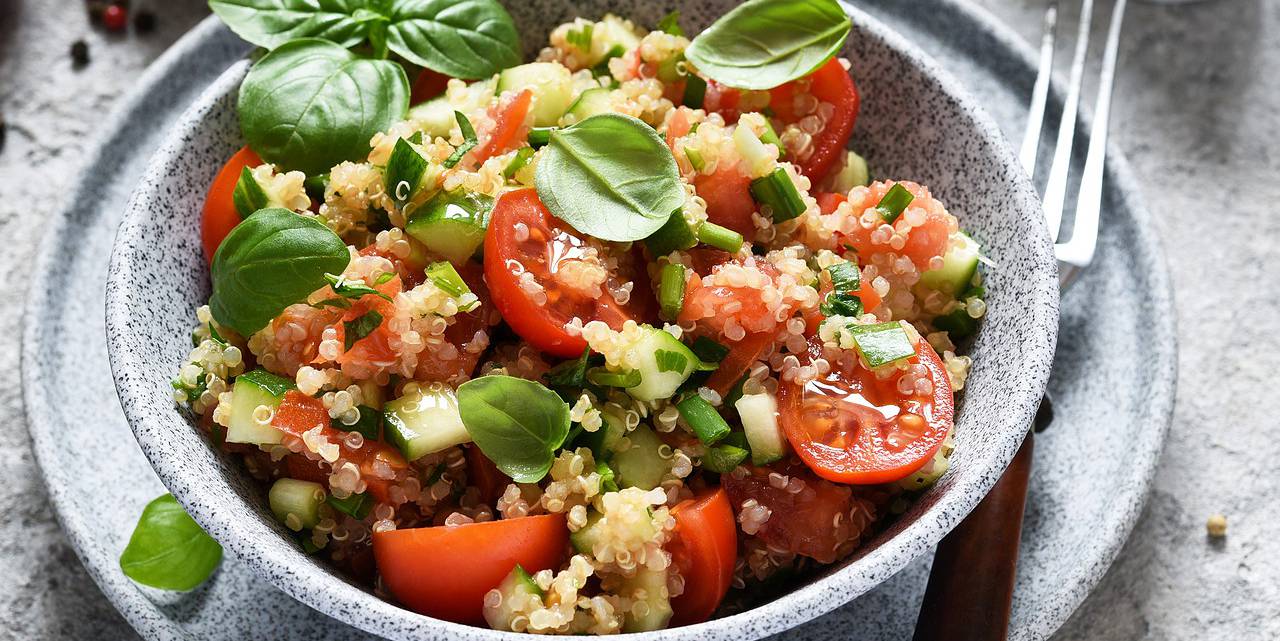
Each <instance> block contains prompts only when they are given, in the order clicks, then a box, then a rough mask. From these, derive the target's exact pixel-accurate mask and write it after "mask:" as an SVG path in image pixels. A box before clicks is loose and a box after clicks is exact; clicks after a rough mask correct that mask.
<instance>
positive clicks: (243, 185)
mask: <svg viewBox="0 0 1280 641" xmlns="http://www.w3.org/2000/svg"><path fill="white" fill-rule="evenodd" d="M268 200H269V199H268V198H267V192H266V191H264V190H263V189H262V185H259V184H258V179H257V178H254V177H253V170H252V169H249V168H248V167H244V168H242V169H241V170H240V179H239V180H237V181H236V187H235V189H233V190H232V191H231V202H232V204H234V205H235V207H236V213H237V214H240V219H241V220H244V219H245V218H248V217H249V216H252V215H253V212H255V211H258V210H259V209H262V208H263V207H266V206H267V201H268Z"/></svg>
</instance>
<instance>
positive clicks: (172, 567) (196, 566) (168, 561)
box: [120, 494, 222, 592]
mask: <svg viewBox="0 0 1280 641" xmlns="http://www.w3.org/2000/svg"><path fill="white" fill-rule="evenodd" d="M221 561H222V546H221V545H218V542H217V541H215V540H213V537H211V536H209V535H208V534H205V531H204V530H202V529H200V526H199V525H198V524H197V523H196V522H195V520H193V519H192V518H191V517H190V516H188V515H187V513H186V512H185V511H184V510H183V509H182V506H181V505H178V501H177V499H174V498H173V495H172V494H165V495H164V496H161V497H160V498H157V499H156V500H154V501H152V502H150V503H148V504H147V507H145V508H143V510H142V516H141V517H140V518H139V519H138V525H137V526H136V527H134V529H133V534H132V535H131V536H130V537H129V544H128V545H127V546H125V548H124V552H123V553H122V554H121V555H120V570H121V571H123V572H124V574H125V576H127V577H129V578H130V579H133V580H134V581H137V582H138V583H141V584H143V585H146V586H150V587H153V588H159V589H161V590H178V591H181V592H185V591H187V590H192V589H195V588H196V587H198V586H199V585H200V584H201V583H204V581H205V579H208V578H209V575H210V574H213V571H214V570H215V569H216V568H217V567H218V563H220V562H221Z"/></svg>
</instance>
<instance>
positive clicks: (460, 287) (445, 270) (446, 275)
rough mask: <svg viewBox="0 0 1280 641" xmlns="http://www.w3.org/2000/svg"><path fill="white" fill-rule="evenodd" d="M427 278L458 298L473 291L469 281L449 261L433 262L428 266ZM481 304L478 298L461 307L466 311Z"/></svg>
mask: <svg viewBox="0 0 1280 641" xmlns="http://www.w3.org/2000/svg"><path fill="white" fill-rule="evenodd" d="M427 278H428V279H429V280H430V281H431V282H432V284H434V285H435V286H436V287H439V288H440V291H443V292H444V293H446V294H448V295H450V296H452V297H454V298H456V299H461V298H462V297H463V296H465V295H467V294H470V293H471V288H470V287H468V286H467V281H465V280H462V276H461V275H459V274H458V270H457V269H455V268H454V266H453V263H450V262H448V261H443V260H442V261H440V262H437V263H431V265H430V266H428V267H427ZM479 305H480V300H479V299H476V300H474V301H472V302H470V303H468V304H467V306H466V307H459V308H458V309H461V310H462V311H464V312H469V311H471V310H474V309H475V308H476V307H478V306H479Z"/></svg>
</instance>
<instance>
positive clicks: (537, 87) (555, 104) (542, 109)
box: [498, 62, 573, 127]
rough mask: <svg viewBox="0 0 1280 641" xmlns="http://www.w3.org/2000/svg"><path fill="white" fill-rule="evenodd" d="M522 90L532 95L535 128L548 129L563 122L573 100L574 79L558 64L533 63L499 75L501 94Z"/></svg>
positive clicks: (504, 71) (504, 70)
mask: <svg viewBox="0 0 1280 641" xmlns="http://www.w3.org/2000/svg"><path fill="white" fill-rule="evenodd" d="M522 89H528V90H529V91H531V92H533V107H532V110H533V125H534V126H535V127H549V126H551V125H554V124H556V123H557V122H559V121H560V116H563V115H564V112H565V110H567V109H568V108H569V103H570V102H572V101H573V76H572V74H570V73H569V69H568V67H565V66H564V65H562V64H560V63H558V62H530V63H528V64H523V65H519V66H517V67H511V68H510V69H503V70H502V73H501V74H499V75H498V93H502V92H504V91H520V90H522Z"/></svg>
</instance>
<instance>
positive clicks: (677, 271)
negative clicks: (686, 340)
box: [658, 263, 685, 369]
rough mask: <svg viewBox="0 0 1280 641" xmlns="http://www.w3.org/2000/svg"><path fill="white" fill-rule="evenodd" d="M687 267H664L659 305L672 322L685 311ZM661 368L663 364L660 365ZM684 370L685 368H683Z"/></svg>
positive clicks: (659, 289) (669, 264) (659, 288)
mask: <svg viewBox="0 0 1280 641" xmlns="http://www.w3.org/2000/svg"><path fill="white" fill-rule="evenodd" d="M684 282H685V267H684V265H679V264H677V263H667V264H666V265H663V266H662V279H661V280H660V281H659V282H658V304H659V306H660V307H661V308H662V315H663V316H665V317H667V318H668V319H670V320H675V319H676V318H678V317H679V316H680V311H681V310H683V309H684ZM658 365H659V367H661V365H662V363H661V362H659V363H658ZM681 369H683V367H682V368H681Z"/></svg>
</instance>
